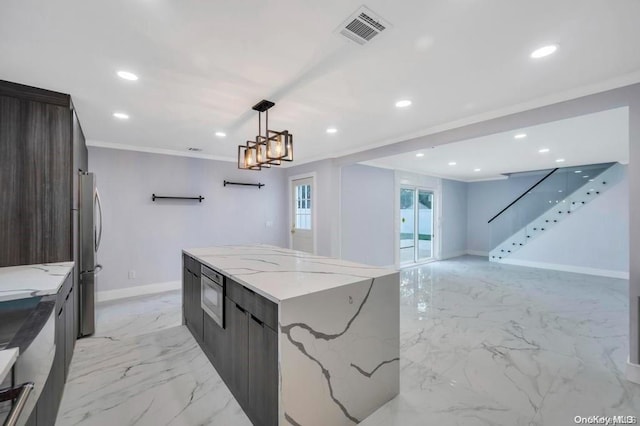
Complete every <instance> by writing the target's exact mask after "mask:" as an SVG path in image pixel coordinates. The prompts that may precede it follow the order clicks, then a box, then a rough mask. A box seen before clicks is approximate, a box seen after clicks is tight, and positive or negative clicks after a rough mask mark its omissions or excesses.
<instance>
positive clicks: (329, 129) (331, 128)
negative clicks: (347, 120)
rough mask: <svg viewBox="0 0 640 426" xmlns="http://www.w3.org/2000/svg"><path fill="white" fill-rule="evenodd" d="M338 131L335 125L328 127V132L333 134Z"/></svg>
mask: <svg viewBox="0 0 640 426" xmlns="http://www.w3.org/2000/svg"><path fill="white" fill-rule="evenodd" d="M337 131H338V129H336V128H335V127H329V128H328V129H327V133H330V134H333V133H336V132H337Z"/></svg>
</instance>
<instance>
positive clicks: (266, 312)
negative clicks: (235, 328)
mask: <svg viewBox="0 0 640 426" xmlns="http://www.w3.org/2000/svg"><path fill="white" fill-rule="evenodd" d="M227 296H228V297H229V299H231V300H233V301H234V302H235V303H237V304H238V305H240V306H242V307H243V308H244V309H246V310H247V312H249V313H251V314H252V315H253V316H255V317H256V318H258V319H259V320H260V321H261V322H263V323H264V324H265V325H266V326H267V327H270V328H271V329H272V330H277V329H278V328H277V327H278V305H277V304H275V303H273V302H272V301H270V300H268V299H267V298H265V297H263V296H261V295H259V294H257V293H256V292H255V291H253V290H250V289H248V288H247V287H245V286H243V285H241V284H238V283H237V282H235V281H233V280H231V279H229V278H227Z"/></svg>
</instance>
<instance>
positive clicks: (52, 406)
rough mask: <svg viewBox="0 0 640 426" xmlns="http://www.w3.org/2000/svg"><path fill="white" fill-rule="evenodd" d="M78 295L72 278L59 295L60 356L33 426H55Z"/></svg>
mask: <svg viewBox="0 0 640 426" xmlns="http://www.w3.org/2000/svg"><path fill="white" fill-rule="evenodd" d="M74 293H75V289H74V286H73V275H72V274H70V275H69V277H67V279H66V280H65V282H64V283H63V285H62V287H61V288H60V291H59V292H58V297H57V300H56V307H55V337H54V340H55V344H56V352H55V355H54V358H53V365H52V367H51V372H50V373H49V377H48V379H47V381H46V383H45V385H44V387H43V388H42V391H41V393H40V396H39V397H38V402H37V403H36V406H35V408H34V410H33V412H32V413H31V416H30V417H29V421H28V424H30V425H37V426H53V425H54V424H55V421H56V416H57V414H58V408H59V407H60V401H61V400H62V394H63V392H64V384H65V382H66V380H67V375H68V373H69V364H70V363H71V357H72V355H73V348H74V344H75V336H76V335H75V325H74V318H75V305H74Z"/></svg>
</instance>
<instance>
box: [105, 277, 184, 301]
mask: <svg viewBox="0 0 640 426" xmlns="http://www.w3.org/2000/svg"><path fill="white" fill-rule="evenodd" d="M180 288H182V281H168V282H164V283H155V284H147V285H138V286H135V287H127V288H119V289H116V290H105V291H98V292H97V293H96V302H98V303H99V302H106V301H109V300H117V299H126V298H128V297H135V296H144V295H147V294H155V293H162V292H165V291H171V290H179V289H180Z"/></svg>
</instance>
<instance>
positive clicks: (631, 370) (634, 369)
mask: <svg viewBox="0 0 640 426" xmlns="http://www.w3.org/2000/svg"><path fill="white" fill-rule="evenodd" d="M625 376H626V378H627V380H629V381H630V382H633V383H637V384H639V385H640V364H634V363H633V362H631V361H629V359H628V358H627V371H626V374H625Z"/></svg>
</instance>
